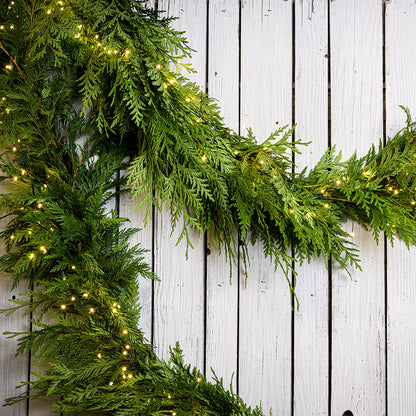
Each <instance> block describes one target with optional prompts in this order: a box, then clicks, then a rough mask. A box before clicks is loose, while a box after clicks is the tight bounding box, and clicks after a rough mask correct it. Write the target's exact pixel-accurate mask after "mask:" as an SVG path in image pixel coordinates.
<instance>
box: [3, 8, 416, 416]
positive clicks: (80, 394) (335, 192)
mask: <svg viewBox="0 0 416 416" xmlns="http://www.w3.org/2000/svg"><path fill="white" fill-rule="evenodd" d="M0 15H1V16H3V19H4V21H3V22H2V23H1V24H0V68H1V73H0V92H1V95H0V99H1V101H0V112H1V124H0V138H1V144H2V147H1V150H2V153H1V156H2V164H1V170H2V171H3V173H4V176H3V180H4V183H6V184H7V186H8V188H9V192H8V193H6V194H4V195H2V196H1V209H2V211H3V212H4V215H6V216H8V217H9V218H10V220H9V223H8V225H7V228H6V229H5V230H4V231H3V232H2V233H1V237H2V238H3V239H4V240H5V241H6V244H7V249H8V252H7V254H6V255H4V256H3V257H2V258H1V259H0V267H1V269H2V270H5V271H8V272H11V273H12V274H13V278H14V281H15V284H17V283H18V282H19V281H20V280H22V279H29V281H30V282H31V283H32V285H31V287H32V289H31V290H29V292H28V293H26V294H25V295H26V296H28V297H29V298H31V300H29V301H27V300H23V299H24V298H23V299H17V300H15V301H14V302H15V304H16V306H15V307H12V308H11V309H9V310H7V311H6V312H9V313H12V312H13V311H15V310H17V309H21V308H23V309H26V310H27V312H32V311H38V314H39V315H40V318H39V319H38V320H36V321H34V322H35V323H36V325H38V326H39V329H38V330H35V331H33V332H31V333H28V334H11V335H12V336H18V337H19V352H21V353H24V352H28V351H32V352H35V353H36V354H37V356H38V358H39V360H40V361H41V362H45V363H48V364H49V366H50V367H49V369H48V370H47V371H46V372H45V373H40V374H38V377H39V379H38V381H35V382H33V383H31V386H30V387H31V389H32V391H33V395H35V396H36V395H56V396H57V397H58V401H57V403H56V406H57V407H58V408H59V409H60V410H61V411H62V413H63V414H65V415H71V414H78V413H80V412H85V411H90V410H103V411H105V412H107V414H113V415H130V414H135V415H137V414H143V415H148V414H160V415H171V416H176V415H178V416H180V415H191V414H192V415H193V414H212V415H220V414H221V415H224V414H227V415H233V414H247V415H248V414H253V415H260V414H261V410H260V409H259V408H256V409H253V410H252V409H250V408H248V407H247V406H246V405H245V404H244V403H243V402H242V400H241V399H240V398H239V397H238V396H236V395H235V394H234V393H233V392H232V391H231V392H230V391H226V390H225V389H224V387H223V385H222V381H221V380H216V381H214V383H209V382H207V381H206V379H205V378H204V377H203V376H202V375H201V374H200V373H199V372H198V371H197V370H195V369H193V370H192V369H191V368H190V367H189V366H187V365H185V364H184V362H183V359H182V355H181V351H180V349H179V347H176V348H175V349H173V350H172V352H171V361H170V363H165V362H163V361H161V360H159V359H158V358H157V357H156V355H155V353H154V351H153V348H152V347H151V346H150V345H149V344H148V343H147V342H146V341H145V340H144V339H143V334H142V333H141V332H140V330H139V329H137V328H138V316H139V306H138V305H139V304H138V299H137V296H138V288H137V284H136V280H135V278H136V276H137V275H139V274H140V275H142V276H144V277H148V278H155V276H153V274H152V273H151V271H150V270H149V266H148V265H146V264H145V263H144V262H143V260H142V257H141V256H142V253H143V250H142V249H141V248H140V247H129V245H128V243H127V240H128V237H129V236H130V235H131V234H132V233H134V232H136V230H133V229H128V228H124V226H122V224H123V223H124V220H122V219H120V218H118V217H117V215H116V213H115V212H113V213H112V215H110V216H108V215H106V214H105V209H104V206H105V203H106V202H107V201H108V200H109V199H110V198H112V197H113V196H114V194H115V193H119V192H121V190H122V189H125V187H124V185H126V183H127V182H128V183H129V184H130V185H131V188H132V190H133V195H136V196H137V195H142V194H145V196H146V197H145V198H144V200H143V202H142V203H143V204H147V205H148V207H149V204H150V203H153V204H155V205H156V206H158V207H159V208H160V207H161V206H162V205H163V204H166V205H167V206H168V208H169V210H170V213H171V218H172V227H176V226H177V225H179V224H181V222H182V219H184V222H183V226H182V224H181V225H180V226H182V227H183V228H182V234H181V237H184V238H186V239H187V230H188V227H189V226H190V227H194V228H196V229H198V230H200V231H201V232H205V231H207V230H208V229H210V228H212V229H213V230H214V234H215V236H216V238H217V241H218V244H219V246H220V248H224V249H225V251H226V253H227V254H228V255H229V256H230V257H231V258H235V253H236V249H237V247H238V245H239V243H240V242H241V243H242V244H241V246H242V248H243V253H244V254H245V257H246V258H247V256H246V254H247V252H246V250H247V243H255V242H256V241H261V243H262V244H263V247H264V253H265V255H266V256H270V257H271V258H272V259H273V261H274V263H275V265H276V267H278V266H280V267H282V268H283V270H284V271H285V273H286V276H289V273H290V270H291V264H292V261H293V260H294V259H295V260H297V261H300V262H302V261H304V260H307V261H310V260H311V258H313V257H316V256H318V255H323V256H324V257H326V258H329V257H332V258H333V259H334V260H335V261H337V262H338V263H339V264H340V265H341V267H342V268H344V269H346V268H347V267H348V266H349V265H353V266H357V267H359V260H358V255H357V251H356V249H355V246H354V245H353V244H352V243H351V241H350V236H349V235H348V233H346V232H345V231H344V230H343V229H342V223H343V222H344V221H345V220H347V219H352V220H354V221H356V222H357V223H359V224H360V225H362V226H363V227H364V228H365V229H367V230H370V231H371V232H372V233H373V235H374V238H375V239H376V240H377V241H378V239H379V236H380V233H382V232H384V233H385V234H386V235H387V237H388V238H389V239H390V241H391V242H393V237H394V236H398V237H399V238H401V239H402V240H403V241H404V242H405V243H406V244H407V245H409V244H415V241H416V233H415V231H416V221H415V215H414V212H415V205H416V202H415V199H414V198H415V187H416V175H415V173H416V172H415V163H414V160H415V157H416V147H415V146H414V143H413V142H414V138H415V131H414V128H413V124H412V122H411V120H410V116H409V117H408V121H407V126H406V127H405V128H404V129H403V130H402V131H400V132H399V133H398V134H397V135H396V136H395V137H394V138H393V139H389V140H388V142H387V144H386V146H384V147H383V146H382V144H381V143H380V145H379V146H378V148H375V147H372V148H371V149H370V150H369V152H368V153H367V155H365V156H364V157H362V158H357V157H356V155H353V156H352V157H351V158H350V159H349V160H347V161H346V162H341V156H340V155H338V154H337V153H336V150H335V149H334V148H332V149H330V150H328V151H327V152H326V153H325V154H324V155H323V156H322V158H321V160H320V161H319V162H318V164H317V165H316V166H315V167H314V168H313V169H311V170H310V171H309V172H307V171H306V170H304V171H303V172H301V173H292V170H293V169H292V168H293V166H292V162H291V152H297V151H298V147H299V145H300V144H301V143H300V142H297V141H296V142H294V141H292V130H291V129H287V128H283V129H280V130H278V131H277V132H275V133H273V134H272V135H271V136H270V137H269V138H268V139H267V140H266V141H264V142H263V143H261V144H257V143H256V140H255V137H254V136H253V134H252V132H251V131H249V133H248V135H247V137H243V136H240V135H238V134H236V133H234V132H232V131H231V130H229V129H227V128H226V127H225V126H224V124H223V123H222V119H221V117H220V115H219V109H218V107H217V105H216V104H215V101H214V100H213V99H211V98H210V97H209V96H207V95H206V94H205V93H203V92H202V91H201V90H200V88H199V87H198V86H197V85H195V84H193V83H190V82H189V81H188V80H187V79H186V78H185V77H184V76H182V75H181V74H180V70H181V69H182V70H183V69H187V70H191V68H189V67H188V66H187V65H185V64H183V63H181V59H183V58H185V57H189V56H190V49H189V47H188V45H187V42H186V39H185V38H184V37H183V34H182V33H179V32H176V31H175V30H173V29H172V28H171V27H170V23H171V19H167V18H164V17H163V16H162V15H161V14H159V13H158V12H157V11H154V10H149V9H147V8H146V7H145V6H144V4H143V2H142V1H137V0H133V1H132V0H129V1H127V0H113V1H110V0H67V1H55V0H53V1H50V0H27V1H22V0H15V1H10V2H7V3H6V2H1V4H0ZM81 143H84V144H81ZM126 156H127V157H128V158H129V160H128V162H123V161H124V160H125V159H126ZM127 165H128V166H129V173H128V175H127V177H124V176H122V174H121V171H122V170H123V169H125V168H126V166H127ZM237 235H238V236H239V240H240V241H237V240H238V239H237V238H236V236H237ZM188 242H189V241H188ZM291 247H293V253H294V258H292V256H291V255H289V252H290V248H291ZM288 280H289V279H288ZM291 289H293V288H291ZM43 315H47V316H52V317H53V318H54V319H55V321H54V323H52V324H44V323H42V321H41V317H42V316H43ZM25 397H26V393H23V394H22V395H21V396H19V397H17V398H14V399H10V401H9V402H10V403H13V402H14V401H16V400H20V399H23V398H25Z"/></svg>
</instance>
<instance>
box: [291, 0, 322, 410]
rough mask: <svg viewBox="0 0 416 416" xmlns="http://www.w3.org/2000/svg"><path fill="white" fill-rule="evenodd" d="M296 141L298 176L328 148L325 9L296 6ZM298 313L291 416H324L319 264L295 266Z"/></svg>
mask: <svg viewBox="0 0 416 416" xmlns="http://www.w3.org/2000/svg"><path fill="white" fill-rule="evenodd" d="M295 57H296V61H295V80H294V81H295V122H296V130H295V135H296V138H297V139H302V140H304V141H310V142H311V143H310V144H309V145H308V146H307V147H301V148H300V150H301V152H302V154H301V155H295V163H296V166H297V167H296V170H297V171H301V170H302V169H304V168H305V167H309V168H310V167H312V166H314V165H315V164H316V162H317V161H318V160H319V158H320V157H321V155H322V153H323V152H325V150H326V149H327V147H328V6H327V1H326V0H319V1H317V0H304V1H300V2H296V8H295ZM295 270H296V272H297V273H298V276H297V285H296V293H297V294H298V297H299V303H300V305H299V310H298V311H295V322H294V356H293V358H294V397H293V407H294V409H293V410H294V413H293V414H294V415H295V416H303V415H321V416H324V415H327V414H328V374H329V359H328V271H327V269H326V267H325V260H324V259H322V258H320V259H316V260H315V261H312V262H311V263H310V264H304V265H302V266H301V265H299V264H295Z"/></svg>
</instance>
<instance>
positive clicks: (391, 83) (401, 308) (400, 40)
mask: <svg viewBox="0 0 416 416" xmlns="http://www.w3.org/2000/svg"><path fill="white" fill-rule="evenodd" d="M415 21H416V4H415V3H414V1H410V0H400V1H397V0H395V1H390V2H388V3H386V130H387V134H388V135H390V136H393V135H394V134H395V133H396V132H397V131H398V130H399V129H401V128H402V127H403V126H404V122H405V114H404V112H403V111H402V110H401V109H400V108H399V105H406V106H408V107H409V109H410V111H411V112H412V115H413V119H414V117H415V115H416V95H415V90H416V74H415V71H414V68H415V65H416V46H415V42H414V36H415V34H414V33H415V32H414V30H415V26H414V25H415ZM387 253H388V255H387V278H388V279H387V294H388V297H387V299H388V302H387V305H388V326H387V337H388V338H387V341H388V342H387V346H388V348H387V377H388V378H387V386H388V398H387V404H388V414H389V415H401V416H411V415H414V414H415V409H416V387H415V386H416V358H415V354H414V350H415V344H416V302H415V299H416V279H415V278H416V250H415V247H411V249H410V250H407V249H406V247H405V246H404V244H403V243H402V242H401V241H398V240H397V241H396V242H395V246H394V248H391V247H388V248H387Z"/></svg>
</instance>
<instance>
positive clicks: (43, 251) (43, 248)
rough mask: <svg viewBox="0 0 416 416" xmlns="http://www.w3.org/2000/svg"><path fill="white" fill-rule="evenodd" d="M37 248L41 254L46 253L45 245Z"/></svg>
mask: <svg viewBox="0 0 416 416" xmlns="http://www.w3.org/2000/svg"><path fill="white" fill-rule="evenodd" d="M39 250H40V251H41V252H42V253H43V254H46V253H47V251H46V248H45V246H40V247H39Z"/></svg>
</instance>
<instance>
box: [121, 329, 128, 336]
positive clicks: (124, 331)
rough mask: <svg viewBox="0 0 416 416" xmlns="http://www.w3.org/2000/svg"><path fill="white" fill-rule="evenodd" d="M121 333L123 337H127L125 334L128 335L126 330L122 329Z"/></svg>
mask: <svg viewBox="0 0 416 416" xmlns="http://www.w3.org/2000/svg"><path fill="white" fill-rule="evenodd" d="M121 333H122V334H123V335H127V334H128V333H129V331H127V329H123V330H122V331H121Z"/></svg>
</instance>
